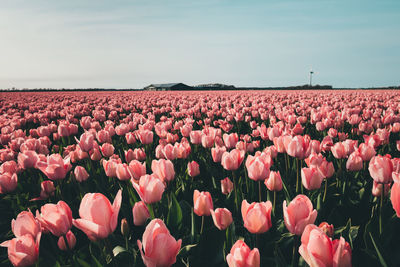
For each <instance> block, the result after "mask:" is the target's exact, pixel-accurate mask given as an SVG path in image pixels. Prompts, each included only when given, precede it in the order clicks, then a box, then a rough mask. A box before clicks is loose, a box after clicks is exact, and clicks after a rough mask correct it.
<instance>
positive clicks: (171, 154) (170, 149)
mask: <svg viewBox="0 0 400 267" xmlns="http://www.w3.org/2000/svg"><path fill="white" fill-rule="evenodd" d="M162 153H163V158H165V159H168V160H174V159H176V157H177V149H176V147H174V146H173V145H171V144H166V145H165V146H164V148H163V150H162Z"/></svg>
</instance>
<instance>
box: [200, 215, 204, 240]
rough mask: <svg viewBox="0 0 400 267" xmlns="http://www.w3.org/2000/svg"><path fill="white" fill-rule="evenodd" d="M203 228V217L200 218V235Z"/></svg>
mask: <svg viewBox="0 0 400 267" xmlns="http://www.w3.org/2000/svg"><path fill="white" fill-rule="evenodd" d="M203 228H204V216H201V228H200V235H201V234H202V233H203Z"/></svg>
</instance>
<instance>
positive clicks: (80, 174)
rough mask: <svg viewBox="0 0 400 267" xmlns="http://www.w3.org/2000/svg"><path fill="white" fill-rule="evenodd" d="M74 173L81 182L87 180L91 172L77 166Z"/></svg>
mask: <svg viewBox="0 0 400 267" xmlns="http://www.w3.org/2000/svg"><path fill="white" fill-rule="evenodd" d="M74 174H75V179H76V180H77V181H78V182H80V183H81V182H83V181H86V180H87V179H88V178H89V174H88V173H87V171H86V170H85V168H84V167H82V166H76V167H75V170H74Z"/></svg>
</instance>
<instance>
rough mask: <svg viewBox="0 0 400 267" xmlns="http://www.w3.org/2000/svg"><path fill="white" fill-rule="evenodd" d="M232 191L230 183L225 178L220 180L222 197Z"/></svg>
mask: <svg viewBox="0 0 400 267" xmlns="http://www.w3.org/2000/svg"><path fill="white" fill-rule="evenodd" d="M232 190H233V183H232V181H231V180H230V179H229V178H228V177H226V178H225V179H223V180H221V192H222V194H224V195H228V194H229V193H230V192H232Z"/></svg>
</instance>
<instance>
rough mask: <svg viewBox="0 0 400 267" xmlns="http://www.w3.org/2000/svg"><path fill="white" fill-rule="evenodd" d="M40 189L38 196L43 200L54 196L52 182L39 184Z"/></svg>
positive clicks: (54, 189)
mask: <svg viewBox="0 0 400 267" xmlns="http://www.w3.org/2000/svg"><path fill="white" fill-rule="evenodd" d="M40 189H41V190H40V196H41V197H44V198H45V199H46V198H48V197H50V196H52V195H54V191H56V188H55V186H54V184H53V182H52V181H43V182H42V183H41V184H40Z"/></svg>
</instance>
